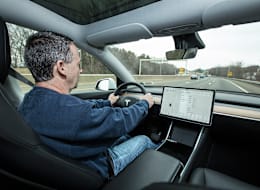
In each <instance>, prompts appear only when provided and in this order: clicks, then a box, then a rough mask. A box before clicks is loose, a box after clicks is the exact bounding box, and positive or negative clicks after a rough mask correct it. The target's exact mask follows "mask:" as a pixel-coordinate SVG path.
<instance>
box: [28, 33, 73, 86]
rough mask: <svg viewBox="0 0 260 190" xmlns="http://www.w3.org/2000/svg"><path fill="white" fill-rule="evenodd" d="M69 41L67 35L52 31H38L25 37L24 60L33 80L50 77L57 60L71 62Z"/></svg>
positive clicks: (38, 80)
mask: <svg viewBox="0 0 260 190" xmlns="http://www.w3.org/2000/svg"><path fill="white" fill-rule="evenodd" d="M71 43H72V40H71V39H69V38H68V37H65V36H62V35H60V34H57V33H54V32H38V33H35V34H33V35H31V36H30V37H29V38H28V39H27V42H26V45H25V50H24V60H25V65H26V66H27V67H28V69H29V70H30V71H31V73H32V75H33V78H34V80H35V82H42V81H47V80H50V79H52V78H53V67H54V65H55V63H56V62H57V61H59V60H62V61H64V62H65V63H71V62H72V56H73V54H72V52H71V50H70V44H71Z"/></svg>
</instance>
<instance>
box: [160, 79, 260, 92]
mask: <svg viewBox="0 0 260 190" xmlns="http://www.w3.org/2000/svg"><path fill="white" fill-rule="evenodd" d="M156 83H157V85H159V84H163V85H165V86H180V87H187V88H202V89H203V88H204V89H215V90H224V91H236V92H244V93H253V94H260V84H259V85H256V84H250V83H247V82H243V81H238V80H232V79H227V78H220V77H206V78H202V79H198V80H190V79H183V80H173V81H164V82H163V83H162V82H156Z"/></svg>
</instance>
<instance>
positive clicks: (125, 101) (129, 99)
mask: <svg viewBox="0 0 260 190" xmlns="http://www.w3.org/2000/svg"><path fill="white" fill-rule="evenodd" d="M127 86H136V87H137V88H139V89H140V90H141V92H142V93H143V94H144V95H143V96H141V97H140V98H137V97H133V96H122V94H123V93H124V92H125V91H126V89H127ZM118 95H119V99H118V100H117V102H115V104H114V105H115V106H119V107H128V106H130V105H132V104H134V103H135V102H137V101H139V100H140V99H144V100H146V101H147V102H148V104H149V108H150V107H152V106H153V104H154V100H153V97H152V95H151V94H150V93H147V92H146V89H145V88H144V86H142V85H140V84H139V83H136V82H126V83H123V84H121V85H120V86H119V87H118V88H117V89H116V90H115V92H114V96H118Z"/></svg>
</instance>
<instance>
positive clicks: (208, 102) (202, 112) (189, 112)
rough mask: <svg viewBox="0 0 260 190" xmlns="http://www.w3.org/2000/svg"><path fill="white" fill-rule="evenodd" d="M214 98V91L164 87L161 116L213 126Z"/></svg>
mask: <svg viewBox="0 0 260 190" xmlns="http://www.w3.org/2000/svg"><path fill="white" fill-rule="evenodd" d="M214 98H215V91H214V90H207V89H192V88H179V87H164V88H163V95H162V100H161V110H160V115H162V116H166V117H170V118H174V119H180V120H184V121H188V122H195V123H199V124H202V125H211V121H212V115H213V106H214Z"/></svg>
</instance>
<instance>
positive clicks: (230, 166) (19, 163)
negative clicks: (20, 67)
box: [0, 20, 260, 189]
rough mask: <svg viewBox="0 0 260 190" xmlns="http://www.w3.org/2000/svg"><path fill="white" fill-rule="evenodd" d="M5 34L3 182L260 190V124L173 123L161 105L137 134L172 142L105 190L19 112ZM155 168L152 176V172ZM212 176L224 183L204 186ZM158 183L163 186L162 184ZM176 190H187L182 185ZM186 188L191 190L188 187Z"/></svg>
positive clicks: (0, 71)
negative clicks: (10, 84) (12, 95)
mask: <svg viewBox="0 0 260 190" xmlns="http://www.w3.org/2000/svg"><path fill="white" fill-rule="evenodd" d="M0 29H1V31H0V32H1V37H0V39H1V40H0V43H1V44H0V45H1V51H2V52H1V54H0V55H1V62H0V76H1V81H0V82H1V84H0V105H1V108H0V115H1V121H0V122H1V127H0V130H1V132H0V142H1V143H0V150H1V154H2V156H1V158H0V161H1V164H0V166H1V170H0V177H1V181H2V180H3V179H4V180H6V181H7V182H6V183H10V184H12V183H18V184H19V185H20V186H21V187H22V186H23V187H34V188H38V189H51V188H54V189H56V188H58V189H59V188H61V189H83V188H85V189H100V188H103V187H104V189H116V188H120V187H122V185H125V184H129V186H128V187H126V188H125V189H127V188H129V189H131V187H132V186H131V184H132V185H136V186H135V187H136V188H141V187H145V186H146V185H149V184H147V183H148V182H149V183H150V184H152V183H154V186H150V187H148V189H149V188H150V189H153V188H154V189H159V188H160V187H165V189H166V188H168V186H169V185H170V184H173V185H178V184H179V183H181V184H185V185H189V186H188V189H193V188H194V186H193V184H196V185H200V186H201V187H204V188H205V189H206V188H207V187H209V188H210V187H211V185H213V187H214V188H218V185H219V184H221V183H222V182H225V183H228V184H229V186H230V187H233V189H238V186H240V188H242V189H257V187H255V186H260V181H259V179H258V171H259V169H260V164H259V158H260V157H259V156H258V154H257V150H258V147H257V145H258V144H259V141H260V139H259V138H258V135H259V134H260V128H259V122H256V121H252V120H248V119H243V118H234V117H231V116H225V115H218V114H214V117H213V122H212V123H213V125H212V126H210V127H203V126H201V125H196V124H193V123H185V122H182V121H174V122H173V121H171V120H169V119H167V118H162V117H160V116H159V109H160V106H159V105H155V106H154V107H153V109H152V110H151V112H150V113H149V115H148V117H147V118H146V119H145V120H144V121H143V122H142V123H141V124H140V127H139V128H138V129H136V130H135V131H133V132H132V135H135V134H146V135H148V136H150V137H151V138H154V137H152V136H151V135H153V134H159V133H160V138H161V139H164V138H169V141H167V143H165V144H164V145H163V146H161V147H160V148H159V149H158V151H157V152H156V151H150V152H149V151H148V152H145V153H144V154H143V155H142V156H141V157H140V158H138V159H137V160H136V161H135V162H134V163H133V164H131V165H130V167H129V168H127V169H126V170H125V171H124V172H122V174H120V175H119V176H118V177H115V178H113V179H112V180H111V181H110V182H109V183H108V185H105V186H104V183H105V180H104V179H102V178H101V177H100V176H99V175H98V174H97V173H96V172H94V171H92V170H91V169H89V168H87V167H84V166H82V165H81V164H79V163H77V162H75V161H73V160H70V159H68V158H64V157H63V156H61V155H59V154H57V153H56V152H54V151H52V150H50V149H49V148H47V147H45V146H44V145H43V144H42V143H41V142H40V140H39V138H38V136H37V134H35V133H34V132H33V131H32V129H31V128H30V127H28V126H27V124H26V123H25V122H24V121H23V120H22V118H21V117H20V115H19V114H18V113H17V111H16V110H15V106H13V105H12V104H13V103H12V98H11V99H10V93H9V91H10V90H9V89H7V88H6V87H5V84H6V78H7V76H8V73H9V67H10V63H11V60H10V55H9V53H10V48H9V41H8V33H7V30H6V26H5V23H4V22H3V21H2V20H0ZM2 55H5V56H2ZM7 91H8V93H7ZM11 116H12V118H10V117H11ZM245 128H246V130H245ZM170 129H172V130H170ZM187 134H188V138H187V136H186V135H187ZM154 140H156V139H154ZM17 158H19V159H17ZM161 160H163V161H164V162H161ZM39 163H40V164H39ZM151 167H152V170H151V172H147V171H148V170H149V169H151ZM196 168H200V169H197V170H196ZM37 171H40V172H37ZM149 171H150V170H149ZM155 171H157V173H156V172H155ZM193 171H194V172H193ZM215 171H217V172H219V173H215ZM203 175H207V176H206V177H205V176H203ZM226 175H228V176H232V178H231V179H230V178H229V177H227V176H226ZM143 176H145V178H143ZM201 176H202V177H201ZM212 176H218V179H219V180H216V181H214V182H209V183H212V184H205V181H203V182H201V181H200V179H201V178H211V177H212ZM213 178H214V177H213ZM141 179H142V180H141ZM140 180H141V181H140ZM145 180H147V181H145ZM157 182H164V183H162V184H159V185H158V184H157ZM243 182H246V183H249V184H252V185H248V184H244V183H243ZM16 185H17V184H16ZM173 187H174V186H171V188H173ZM177 188H179V189H182V185H179V186H177V187H176V189H177ZM133 189H134V188H133ZM183 189H187V186H185V188H183Z"/></svg>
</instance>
